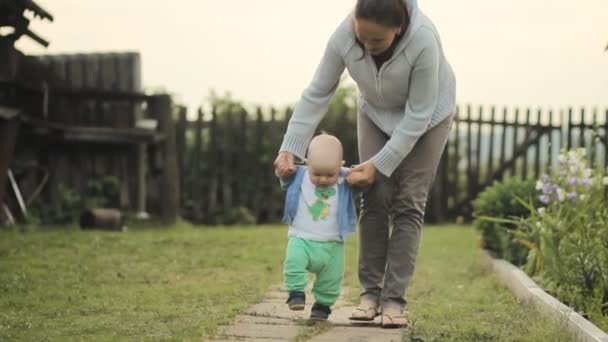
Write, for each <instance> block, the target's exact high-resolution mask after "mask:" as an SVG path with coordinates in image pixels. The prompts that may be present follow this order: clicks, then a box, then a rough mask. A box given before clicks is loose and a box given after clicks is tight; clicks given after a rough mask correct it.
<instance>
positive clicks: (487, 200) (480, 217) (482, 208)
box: [473, 178, 538, 265]
mask: <svg viewBox="0 0 608 342" xmlns="http://www.w3.org/2000/svg"><path fill="white" fill-rule="evenodd" d="M534 185H535V184H534V181H532V180H527V181H524V180H520V179H517V178H509V179H506V180H504V181H502V182H494V184H493V185H492V186H489V187H488V188H486V189H485V190H484V191H483V192H482V193H480V194H479V196H478V197H477V199H475V201H474V202H473V210H474V213H475V217H476V218H475V221H474V226H475V227H476V228H477V229H478V230H479V231H480V232H481V237H482V242H483V246H484V248H485V249H487V250H489V251H491V252H492V253H493V254H494V255H495V256H496V257H499V258H504V259H507V260H509V261H511V262H512V263H514V264H517V265H521V264H523V263H524V262H525V261H526V257H527V248H525V247H524V246H523V245H522V244H521V243H518V242H517V241H515V239H514V235H513V234H512V233H511V231H512V230H513V229H516V228H517V223H516V222H498V221H494V220H486V219H485V217H499V218H525V217H528V216H529V215H530V209H529V208H527V207H526V206H525V205H524V204H523V203H521V202H520V201H518V200H517V198H524V199H529V200H531V201H536V200H535V199H536V198H537V197H538V192H537V190H535V188H534Z"/></svg>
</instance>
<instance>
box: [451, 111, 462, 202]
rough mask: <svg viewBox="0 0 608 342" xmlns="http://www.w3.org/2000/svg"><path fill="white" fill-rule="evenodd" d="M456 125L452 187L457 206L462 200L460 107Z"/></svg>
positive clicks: (455, 120) (456, 116)
mask: <svg viewBox="0 0 608 342" xmlns="http://www.w3.org/2000/svg"><path fill="white" fill-rule="evenodd" d="M454 115H455V117H454V124H455V125H456V127H455V128H454V132H455V134H454V135H455V138H454V165H453V169H452V170H453V171H452V174H453V179H454V183H453V185H452V187H451V188H452V189H453V197H454V204H456V203H457V202H458V201H459V200H460V198H459V194H460V193H461V191H460V169H459V167H460V124H461V121H460V119H461V118H460V106H456V113H455V114H454ZM453 208H454V207H452V208H451V209H453Z"/></svg>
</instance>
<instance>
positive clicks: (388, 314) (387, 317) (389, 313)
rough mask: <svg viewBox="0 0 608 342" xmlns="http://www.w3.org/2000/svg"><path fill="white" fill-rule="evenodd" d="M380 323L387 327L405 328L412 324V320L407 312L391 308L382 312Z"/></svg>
mask: <svg viewBox="0 0 608 342" xmlns="http://www.w3.org/2000/svg"><path fill="white" fill-rule="evenodd" d="M380 325H381V326H382V328H385V329H391V328H393V329H394V328H404V327H409V326H410V321H409V319H408V318H407V316H406V315H405V314H402V313H400V312H399V311H398V310H394V309H393V310H391V309H389V310H384V312H382V317H381V320H380Z"/></svg>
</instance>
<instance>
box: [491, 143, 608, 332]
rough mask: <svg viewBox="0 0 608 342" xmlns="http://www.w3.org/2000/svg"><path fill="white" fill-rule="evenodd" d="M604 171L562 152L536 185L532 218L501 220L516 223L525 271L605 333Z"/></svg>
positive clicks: (607, 244) (607, 247) (607, 246)
mask: <svg viewBox="0 0 608 342" xmlns="http://www.w3.org/2000/svg"><path fill="white" fill-rule="evenodd" d="M607 185H608V176H607V173H606V170H602V169H600V168H595V169H593V168H590V167H589V166H588V161H587V156H586V150H585V149H575V150H570V151H563V152H562V153H561V154H560V155H559V158H558V162H557V165H556V166H555V167H553V168H551V170H550V173H549V174H546V175H543V176H542V178H541V179H540V180H538V181H537V182H536V190H537V191H538V192H539V195H538V200H539V201H540V203H542V205H540V206H536V205H534V204H533V203H532V202H530V201H526V200H525V199H521V198H520V199H518V200H519V201H520V203H522V204H523V205H525V206H527V207H528V209H529V210H530V213H531V215H530V216H529V217H527V218H524V219H519V220H514V219H510V218H503V219H499V220H498V221H501V222H509V223H513V224H515V223H516V222H517V225H518V229H516V230H510V231H509V232H511V233H512V234H513V235H514V237H515V239H516V240H517V241H518V242H519V243H521V244H523V245H525V246H526V247H527V248H528V249H529V253H528V256H527V260H526V264H525V266H524V269H525V271H526V272H527V273H528V274H530V275H531V276H533V277H534V278H536V280H537V281H539V282H540V283H541V284H542V286H543V287H544V288H545V289H546V290H547V291H548V292H550V293H552V294H553V295H555V296H557V297H558V298H559V299H560V300H562V301H563V302H564V303H566V304H568V305H570V306H571V307H573V308H574V309H575V310H577V311H579V312H582V313H583V314H586V315H587V316H588V317H590V319H591V320H592V321H594V323H596V324H597V325H598V326H599V327H600V328H602V329H604V330H608V316H607V315H608V205H607V203H606V186H607Z"/></svg>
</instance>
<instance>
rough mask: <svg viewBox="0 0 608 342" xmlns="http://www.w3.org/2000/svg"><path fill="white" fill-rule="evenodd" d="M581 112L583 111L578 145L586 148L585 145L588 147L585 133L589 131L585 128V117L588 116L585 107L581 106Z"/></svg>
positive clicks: (579, 126)
mask: <svg viewBox="0 0 608 342" xmlns="http://www.w3.org/2000/svg"><path fill="white" fill-rule="evenodd" d="M580 113H581V115H580V119H579V125H578V146H579V147H583V148H584V147H586V144H585V135H586V133H587V132H586V130H585V119H586V117H587V115H586V112H585V108H581V110H580Z"/></svg>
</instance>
